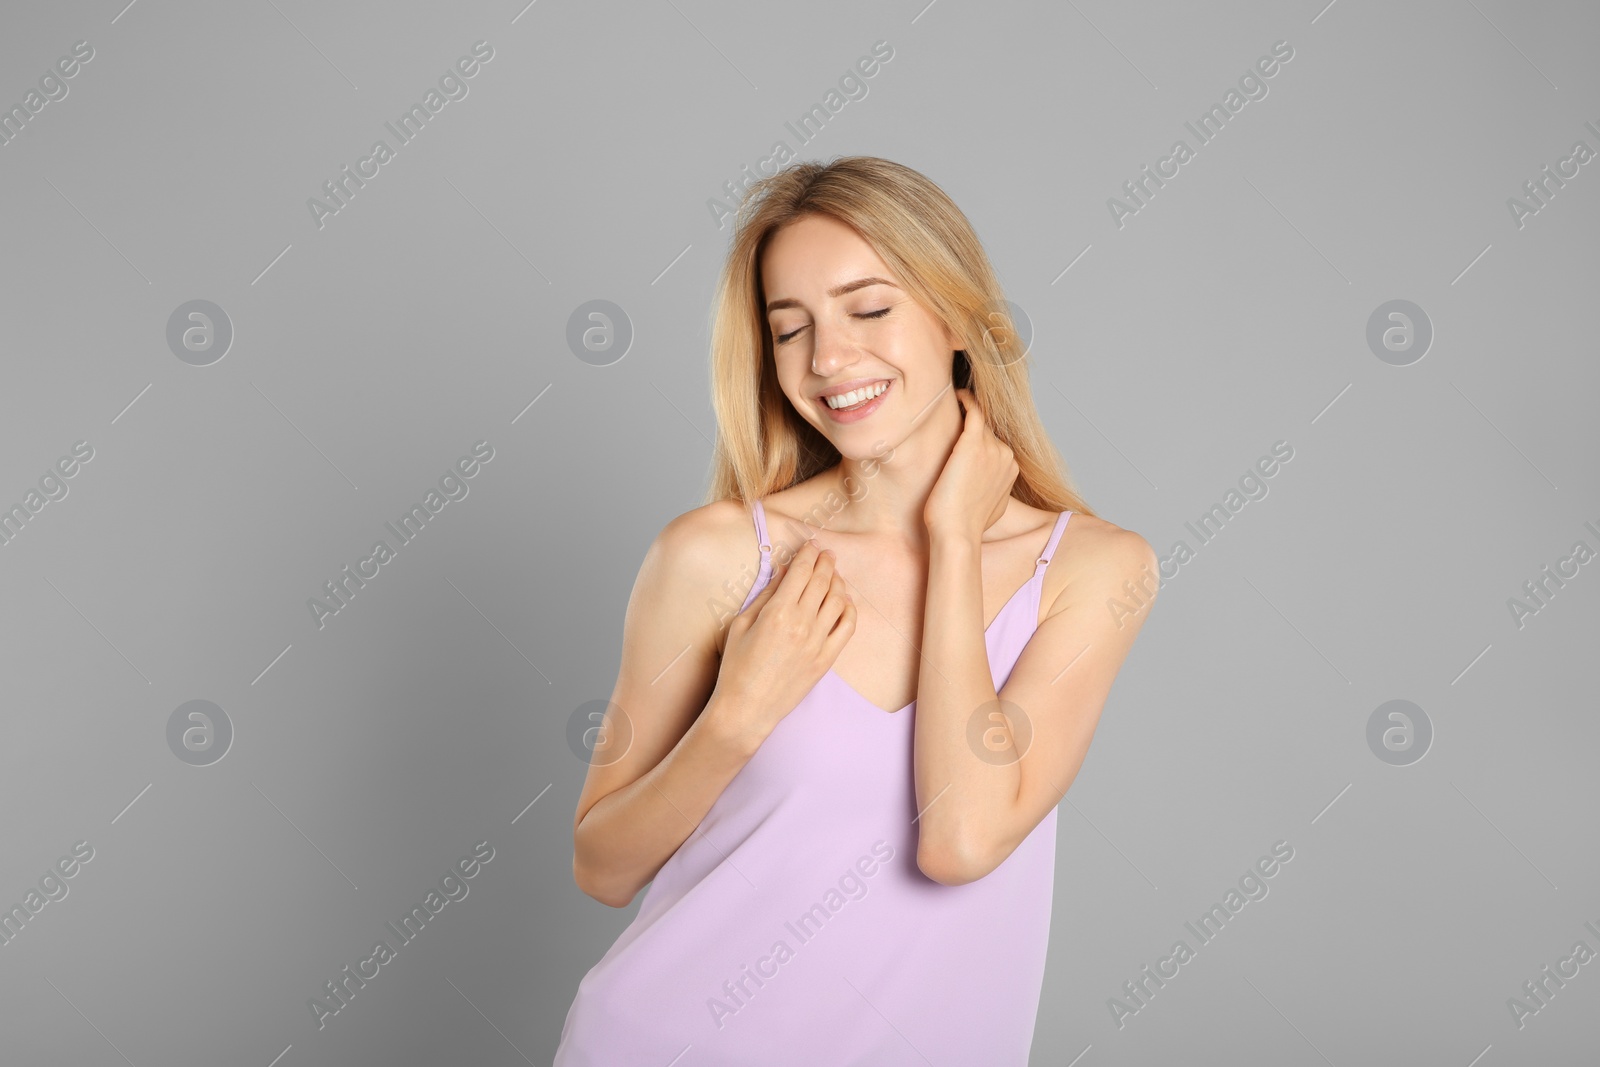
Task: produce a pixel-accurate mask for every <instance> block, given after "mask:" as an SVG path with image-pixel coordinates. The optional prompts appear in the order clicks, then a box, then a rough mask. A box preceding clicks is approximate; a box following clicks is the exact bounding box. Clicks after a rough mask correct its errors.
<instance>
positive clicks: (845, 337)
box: [811, 322, 861, 378]
mask: <svg viewBox="0 0 1600 1067" xmlns="http://www.w3.org/2000/svg"><path fill="white" fill-rule="evenodd" d="M811 340H812V344H813V346H814V347H813V348H812V350H811V369H812V372H813V373H815V374H816V375H817V376H818V377H821V378H833V377H836V376H837V375H838V374H839V372H840V371H842V370H844V369H845V368H846V367H848V366H850V365H851V364H852V363H855V362H856V361H857V360H858V359H860V358H861V353H860V352H858V351H857V350H856V347H855V345H854V344H853V343H852V342H851V340H850V337H849V331H848V330H847V329H846V328H845V327H843V326H834V325H833V324H832V323H824V322H816V323H813V324H812V327H811Z"/></svg>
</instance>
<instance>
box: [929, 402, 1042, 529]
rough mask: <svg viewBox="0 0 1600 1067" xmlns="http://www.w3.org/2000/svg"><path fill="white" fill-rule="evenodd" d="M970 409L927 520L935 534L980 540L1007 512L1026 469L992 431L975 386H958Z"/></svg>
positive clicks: (936, 486) (932, 495)
mask: <svg viewBox="0 0 1600 1067" xmlns="http://www.w3.org/2000/svg"><path fill="white" fill-rule="evenodd" d="M956 399H957V400H958V401H960V403H961V406H962V407H963V408H965V409H966V416H965V420H964V423H963V426H962V429H961V436H960V437H958V438H956V445H955V448H954V449H952V450H951V452H950V456H949V458H948V459H946V460H945V463H944V470H943V471H941V472H940V474H939V478H938V480H937V481H936V482H935V483H934V486H933V491H932V492H931V493H929V494H928V502H927V503H926V504H925V505H924V506H923V509H922V521H923V523H924V524H925V525H926V526H927V528H928V531H929V533H932V534H937V535H940V536H945V535H949V536H954V537H964V538H967V539H969V540H971V541H974V542H977V541H979V540H982V537H983V532H984V531H985V530H987V529H988V528H989V527H991V526H993V525H994V524H995V523H997V522H999V521H1000V517H1001V516H1002V515H1004V514H1005V513H1006V501H1008V500H1010V499H1011V486H1012V485H1013V484H1014V483H1015V482H1016V480H1017V474H1018V473H1020V468H1019V467H1018V466H1017V461H1016V457H1015V456H1014V455H1013V454H1012V451H1011V446H1010V445H1008V444H1006V443H1005V442H1004V441H1002V440H1000V438H998V437H996V436H995V434H994V431H993V430H991V429H989V423H988V420H987V419H985V418H984V414H983V409H982V408H980V407H979V406H978V403H977V399H976V398H975V397H974V396H973V395H972V390H970V389H957V390H956Z"/></svg>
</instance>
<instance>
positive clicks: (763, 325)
mask: <svg viewBox="0 0 1600 1067" xmlns="http://www.w3.org/2000/svg"><path fill="white" fill-rule="evenodd" d="M807 215H826V216H830V217H832V218H834V219H837V220H838V221H840V222H843V223H845V224H846V225H848V226H850V227H852V228H853V229H854V230H855V231H856V232H857V233H859V234H860V235H861V237H862V239H863V240H865V241H866V242H867V243H868V244H869V245H871V246H872V248H873V250H874V251H875V252H876V253H877V254H878V256H879V257H880V258H881V259H882V260H883V262H884V263H885V264H886V265H887V266H888V267H889V269H890V270H892V271H893V272H894V274H895V276H896V278H897V279H898V280H899V282H900V284H901V285H902V287H903V288H904V289H905V290H906V292H907V293H908V294H909V295H910V296H911V297H913V298H914V299H915V300H917V301H918V302H919V303H920V304H922V305H923V306H924V307H926V308H928V309H929V310H930V311H932V313H933V314H934V316H935V317H936V318H938V319H939V320H940V321H942V322H943V323H945V324H946V325H948V326H949V327H950V330H951V332H952V333H954V334H955V335H956V336H957V337H958V338H959V339H960V340H961V341H962V348H961V349H959V350H958V351H957V354H956V360H955V367H954V375H953V377H954V385H956V386H957V387H961V386H967V387H970V388H971V389H972V391H973V394H974V395H975V396H976V398H977V401H978V403H979V404H980V405H981V406H982V408H983V411H984V414H985V415H986V417H987V419H988V423H989V426H990V428H991V429H993V431H994V433H995V435H996V436H997V437H999V438H1000V440H1002V441H1004V442H1005V443H1006V444H1007V445H1009V446H1010V447H1011V450H1012V452H1013V453H1014V454H1015V456H1016V461H1017V466H1018V468H1019V473H1018V474H1017V480H1016V483H1015V484H1014V485H1013V487H1012V491H1011V495H1012V496H1014V497H1016V498H1017V499H1018V500H1020V501H1022V502H1023V503H1024V504H1028V505H1030V506H1032V507H1036V508H1041V509H1044V510H1046V511H1075V512H1081V513H1082V514H1085V515H1094V514H1095V513H1094V511H1093V510H1091V509H1090V508H1089V506H1088V505H1087V504H1085V503H1084V501H1083V499H1082V498H1081V497H1080V496H1078V494H1077V491H1076V490H1075V489H1074V488H1073V486H1072V481H1071V475H1070V474H1069V473H1068V470H1067V466H1066V464H1065V462H1063V461H1062V459H1061V457H1060V455H1059V454H1058V453H1057V452H1056V449H1055V446H1054V445H1053V444H1051V442H1050V438H1049V436H1048V435H1047V434H1046V433H1045V430H1044V425H1043V424H1042V423H1041V422H1040V421H1039V413H1038V412H1037V411H1036V410H1035V409H1034V404H1033V392H1032V390H1031V389H1030V387H1029V384H1028V374H1027V370H1026V368H1025V360H1026V353H1024V351H1023V348H1022V342H1021V340H1020V339H1019V338H1018V337H1017V333H1016V328H1015V326H1014V324H1013V323H1012V320H1011V314H1010V311H1009V308H1008V306H1007V304H1006V300H1005V294H1004V293H1003V292H1002V290H1001V288H1000V283H999V280H998V279H997V278H996V277H995V273H994V268H993V267H992V266H991V265H990V263H989V257H988V256H987V255H986V254H985V253H984V250H983V245H982V244H981V243H980V242H979V240H978V235H977V234H976V233H975V232H974V231H973V229H972V224H971V223H970V222H968V221H967V217H966V216H965V215H964V214H962V212H961V209H960V208H958V207H956V205H955V203H954V201H952V200H951V199H950V197H949V196H948V195H946V194H945V192H944V190H943V189H940V188H939V187H938V186H937V185H935V184H934V183H933V182H932V181H930V180H928V179H927V178H926V177H924V176H923V175H921V174H919V173H918V172H917V171H914V170H912V169H911V168H910V167H906V166H902V165H901V164H899V163H892V162H890V161H889V160H887V159H879V158H877V157H875V156H844V157H840V158H836V159H835V160H834V161H833V162H831V163H827V164H822V163H814V162H800V163H794V164H791V165H789V166H787V167H785V168H784V169H782V170H780V171H778V173H776V174H773V175H770V176H769V177H766V178H762V179H760V180H758V181H756V182H755V183H754V184H752V185H751V186H750V190H749V194H748V195H747V196H746V198H745V199H744V201H743V202H741V203H740V205H739V212H738V215H737V219H736V225H735V229H734V234H733V241H732V245H731V247H730V248H729V250H728V258H727V261H726V262H725V263H724V264H723V269H722V277H721V280H720V281H719V282H718V285H717V295H716V299H715V301H714V302H713V304H712V310H713V314H714V318H713V321H712V323H711V403H712V407H713V408H714V409H715V411H716V415H717V445H716V454H715V457H714V459H713V461H712V464H713V465H712V472H711V484H710V487H709V489H708V490H707V493H706V497H705V501H704V503H707V504H710V503H714V502H715V501H718V500H727V499H729V498H734V499H738V500H740V501H742V502H746V503H748V502H749V501H750V500H752V499H755V498H758V497H763V496H767V495H768V494H771V493H774V492H777V491H779V490H782V489H787V488H789V487H790V486H792V485H795V484H797V483H799V482H803V481H805V480H806V479H807V478H810V477H812V476H813V475H815V474H818V473H820V472H821V471H824V470H827V469H828V468H829V467H832V466H833V465H834V464H836V463H838V462H839V460H840V458H841V457H840V455H839V451H838V449H836V448H834V447H833V445H832V444H831V443H829V441H828V439H827V438H826V437H824V436H823V435H822V434H821V433H819V432H818V431H817V430H816V428H815V427H813V426H812V425H811V424H810V423H808V422H806V421H805V419H803V418H801V417H800V415H799V413H798V412H796V411H795V410H794V408H793V406H791V404H790V403H789V399H788V397H786V396H785V395H784V393H783V390H782V389H781V388H780V387H779V385H778V375H777V368H776V365H775V364H774V362H773V355H772V338H771V335H770V332H769V329H768V323H767V319H766V309H765V304H764V302H763V299H762V292H761V279H760V277H759V275H760V264H761V253H762V250H763V249H764V248H765V246H766V242H767V240H768V238H769V237H770V236H771V235H772V234H773V233H775V232H777V231H778V230H779V229H780V228H782V227H784V226H786V225H789V224H790V223H793V222H796V221H798V220H800V219H801V218H804V217H805V216H807ZM974 357H976V358H974Z"/></svg>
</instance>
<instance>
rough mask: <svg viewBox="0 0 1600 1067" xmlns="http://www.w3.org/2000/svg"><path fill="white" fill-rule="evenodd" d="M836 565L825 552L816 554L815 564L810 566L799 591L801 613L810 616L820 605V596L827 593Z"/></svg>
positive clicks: (836, 570) (834, 574) (836, 569)
mask: <svg viewBox="0 0 1600 1067" xmlns="http://www.w3.org/2000/svg"><path fill="white" fill-rule="evenodd" d="M837 574H838V565H837V564H836V563H835V562H834V559H833V557H832V556H830V555H828V554H827V553H825V552H819V553H818V554H817V560H816V563H815V565H813V566H812V568H811V575H810V577H809V578H808V579H807V581H806V586H805V588H804V589H803V590H801V591H800V598H799V600H798V601H797V603H798V605H799V607H800V610H801V613H802V614H803V615H804V616H806V617H807V618H810V617H811V616H813V615H815V614H816V612H817V609H818V608H820V607H821V606H822V598H823V597H824V596H825V595H827V592H828V588H829V586H830V585H832V583H833V580H834V578H835V577H837Z"/></svg>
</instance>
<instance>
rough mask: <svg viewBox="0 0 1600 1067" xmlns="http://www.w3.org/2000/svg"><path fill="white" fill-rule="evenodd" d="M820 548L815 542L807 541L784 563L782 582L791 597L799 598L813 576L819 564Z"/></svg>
mask: <svg viewBox="0 0 1600 1067" xmlns="http://www.w3.org/2000/svg"><path fill="white" fill-rule="evenodd" d="M818 551H819V549H818V547H817V545H816V543H815V542H812V541H807V542H806V543H805V544H803V545H801V546H800V547H799V548H798V549H796V550H795V553H794V555H792V556H790V557H789V562H788V563H786V564H784V568H783V579H782V584H783V586H784V588H785V590H787V594H786V595H788V596H789V597H790V598H791V599H799V593H800V591H801V590H802V589H804V588H805V584H806V582H807V581H809V580H810V578H811V571H812V569H813V568H814V567H815V566H816V565H817V553H818Z"/></svg>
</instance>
